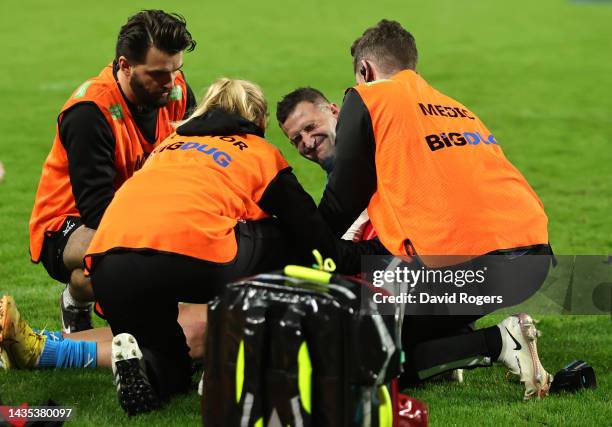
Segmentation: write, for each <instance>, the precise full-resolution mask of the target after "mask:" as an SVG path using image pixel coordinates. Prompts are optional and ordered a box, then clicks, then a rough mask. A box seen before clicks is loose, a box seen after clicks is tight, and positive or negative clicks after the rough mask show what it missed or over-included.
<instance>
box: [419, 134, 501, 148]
mask: <svg viewBox="0 0 612 427" xmlns="http://www.w3.org/2000/svg"><path fill="white" fill-rule="evenodd" d="M425 142H426V143H427V145H429V149H430V150H431V151H436V150H441V149H442V148H446V147H452V146H453V145H455V146H458V147H461V146H464V145H478V144H480V143H481V142H482V143H483V144H487V145H488V144H496V145H497V141H496V140H495V137H494V136H493V134H491V135H489V136H487V137H486V138H485V137H484V136H482V135H481V134H480V133H479V132H463V133H459V132H448V133H440V134H435V133H434V134H431V135H427V136H426V137H425Z"/></svg>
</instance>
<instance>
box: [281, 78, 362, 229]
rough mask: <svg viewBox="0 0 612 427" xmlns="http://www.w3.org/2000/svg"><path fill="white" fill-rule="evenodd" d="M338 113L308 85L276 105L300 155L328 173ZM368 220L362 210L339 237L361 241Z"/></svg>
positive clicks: (334, 150)
mask: <svg viewBox="0 0 612 427" xmlns="http://www.w3.org/2000/svg"><path fill="white" fill-rule="evenodd" d="M339 112H340V109H339V108H338V106H337V105H336V104H334V103H333V102H329V100H328V99H327V98H326V97H325V95H323V93H322V92H321V91H320V90H318V89H315V88H312V87H301V88H298V89H295V90H294V91H292V92H290V93H288V94H287V95H285V96H284V97H283V98H282V99H281V100H280V101H279V102H278V104H277V105H276V119H277V120H278V125H279V126H280V128H281V129H282V130H283V132H284V133H285V135H286V136H287V138H289V141H290V142H291V144H292V145H293V146H294V147H295V148H296V149H297V150H298V152H299V153H300V155H301V156H302V157H304V158H305V159H308V160H310V161H312V162H315V163H317V164H318V165H319V166H321V168H322V169H323V170H324V171H325V173H326V174H327V175H328V176H329V174H330V173H331V172H332V170H333V168H334V158H335V153H336V123H337V122H338V113H339ZM369 223H370V222H369V218H368V213H367V212H366V211H363V212H362V214H361V215H360V216H359V218H357V220H355V221H354V222H353V224H352V225H351V226H350V227H349V228H348V229H347V230H346V232H345V233H344V235H343V236H342V238H343V239H345V240H352V241H359V240H361V238H362V236H363V233H364V231H365V230H366V229H368V228H369V227H368V225H369Z"/></svg>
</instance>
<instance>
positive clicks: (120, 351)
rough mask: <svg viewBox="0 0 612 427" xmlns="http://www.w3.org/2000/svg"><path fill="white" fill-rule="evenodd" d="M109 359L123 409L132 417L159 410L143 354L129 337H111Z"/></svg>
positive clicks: (133, 339) (157, 399)
mask: <svg viewBox="0 0 612 427" xmlns="http://www.w3.org/2000/svg"><path fill="white" fill-rule="evenodd" d="M111 359H112V367H113V375H114V376H115V384H116V385H117V396H118V398H119V404H120V405H121V407H122V408H123V410H124V411H125V412H127V414H128V415H129V416H133V415H136V414H141V413H144V412H150V411H153V410H154V409H157V408H159V407H160V401H159V398H158V397H157V394H156V393H155V390H153V387H152V386H151V383H150V382H149V378H148V377H147V373H146V371H145V363H144V359H143V357H142V352H141V351H140V348H139V347H138V343H137V342H136V339H135V338H134V337H133V336H132V335H130V334H119V335H116V336H115V337H114V338H113V344H112V353H111Z"/></svg>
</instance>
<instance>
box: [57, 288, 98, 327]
mask: <svg viewBox="0 0 612 427" xmlns="http://www.w3.org/2000/svg"><path fill="white" fill-rule="evenodd" d="M92 307H93V304H87V305H86V306H84V307H76V306H73V305H66V304H64V294H63V293H62V294H60V309H61V312H62V317H61V320H62V332H63V333H65V334H71V333H73V332H80V331H86V330H88V329H92V328H93V324H92V323H91V312H92Z"/></svg>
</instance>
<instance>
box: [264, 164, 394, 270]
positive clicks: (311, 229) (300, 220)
mask: <svg viewBox="0 0 612 427" xmlns="http://www.w3.org/2000/svg"><path fill="white" fill-rule="evenodd" d="M258 205H259V207H260V208H261V209H262V210H264V211H265V212H267V213H268V214H271V215H274V216H276V217H277V218H278V220H279V221H280V222H281V223H282V225H283V226H284V227H285V229H286V230H287V231H288V232H289V233H290V234H291V235H292V237H293V238H294V239H295V242H296V246H297V247H298V251H299V253H298V257H299V258H300V260H301V261H302V262H303V263H309V262H312V261H313V257H312V255H311V251H312V250H313V249H318V250H319V251H320V252H321V254H322V255H323V256H324V257H325V258H332V259H333V260H334V262H335V263H336V266H337V270H338V272H339V273H342V274H356V273H359V272H360V271H361V256H362V255H383V254H388V252H387V251H386V250H385V248H384V247H383V245H382V244H381V243H380V242H379V241H378V240H368V241H364V242H359V243H353V242H350V241H347V240H340V239H339V238H336V237H334V236H333V235H332V233H331V230H330V229H329V227H328V226H327V224H326V223H325V221H323V218H322V217H321V215H320V213H319V212H318V210H317V206H316V204H315V202H314V200H312V197H310V195H309V194H308V193H307V192H306V191H305V190H304V188H302V186H301V184H300V183H299V182H298V180H297V178H296V177H295V175H294V174H293V172H291V168H287V169H284V170H282V171H281V172H279V174H278V175H277V176H276V178H274V180H273V181H272V182H271V183H270V184H269V185H268V187H267V188H266V190H265V191H264V194H263V195H262V198H261V200H260V201H259V203H258Z"/></svg>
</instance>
